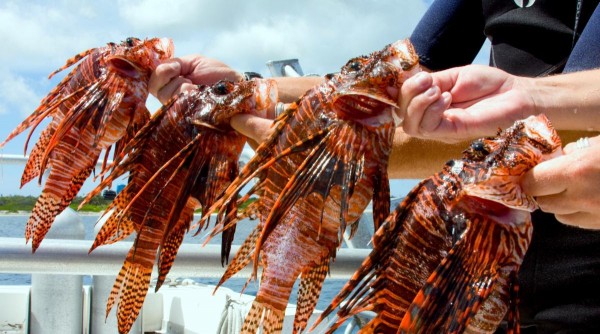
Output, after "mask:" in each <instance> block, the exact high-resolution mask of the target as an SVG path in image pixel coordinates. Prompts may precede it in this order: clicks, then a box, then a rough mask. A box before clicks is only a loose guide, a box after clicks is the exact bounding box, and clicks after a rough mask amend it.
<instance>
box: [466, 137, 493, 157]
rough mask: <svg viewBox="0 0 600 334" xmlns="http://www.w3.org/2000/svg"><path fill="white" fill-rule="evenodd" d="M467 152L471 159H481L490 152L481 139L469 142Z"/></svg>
mask: <svg viewBox="0 0 600 334" xmlns="http://www.w3.org/2000/svg"><path fill="white" fill-rule="evenodd" d="M468 153H469V155H470V158H471V159H482V158H484V157H485V156H487V155H488V154H490V152H489V150H488V149H487V146H486V144H485V143H484V142H483V140H481V139H479V140H476V141H474V142H472V143H471V146H470V149H469V150H468Z"/></svg>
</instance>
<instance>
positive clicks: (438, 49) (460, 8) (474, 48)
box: [410, 0, 485, 71]
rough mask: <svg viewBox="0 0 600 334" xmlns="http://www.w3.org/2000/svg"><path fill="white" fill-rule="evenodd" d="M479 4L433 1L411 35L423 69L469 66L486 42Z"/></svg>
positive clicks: (460, 1)
mask: <svg viewBox="0 0 600 334" xmlns="http://www.w3.org/2000/svg"><path fill="white" fill-rule="evenodd" d="M483 29H484V18H483V10H482V7H481V2H480V1H471V0H436V1H434V2H433V3H432V4H431V5H430V6H429V8H428V9H427V11H426V12H425V14H424V15H423V17H422V18H421V19H420V20H419V23H418V24H417V26H416V27H415V29H414V31H413V33H412V34H411V36H410V40H411V42H412V44H413V46H414V48H415V50H416V52H417V54H418V55H419V62H420V65H421V67H422V68H427V69H431V70H434V71H439V70H443V69H447V68H451V67H456V66H462V65H466V64H470V63H471V62H472V61H473V60H474V59H475V56H477V53H478V52H479V50H480V49H481V46H482V45H483V42H484V40H485V35H484V34H483Z"/></svg>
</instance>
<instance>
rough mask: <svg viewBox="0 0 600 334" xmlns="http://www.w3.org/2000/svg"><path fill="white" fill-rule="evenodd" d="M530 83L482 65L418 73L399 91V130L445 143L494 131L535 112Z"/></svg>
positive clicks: (487, 134)
mask: <svg viewBox="0 0 600 334" xmlns="http://www.w3.org/2000/svg"><path fill="white" fill-rule="evenodd" d="M530 85H531V83H530V81H529V79H528V78H521V77H516V76H513V75H510V74H508V73H506V72H504V71H502V70H500V69H497V68H493V67H489V66H481V65H469V66H464V67H456V68H452V69H448V70H445V71H440V72H434V73H427V72H420V73H418V74H416V75H415V76H413V77H411V78H409V79H408V80H406V81H405V82H404V84H403V85H402V88H401V91H400V101H399V104H400V112H401V113H402V114H401V115H400V117H401V118H403V119H404V121H403V125H402V126H403V130H404V131H405V132H406V133H407V134H409V135H411V136H414V137H418V138H424V139H436V140H440V141H444V142H449V143H455V142H459V141H463V140H468V139H472V138H477V137H482V136H489V135H493V134H495V133H496V132H497V131H498V129H499V128H506V127H508V126H510V125H512V124H513V123H514V122H515V121H517V120H520V119H524V118H526V117H527V116H529V115H531V114H533V110H534V107H535V106H534V104H533V100H532V99H531V98H530V97H529V96H528V94H527V90H526V88H527V87H529V86H530Z"/></svg>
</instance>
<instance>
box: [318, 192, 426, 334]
mask: <svg viewBox="0 0 600 334" xmlns="http://www.w3.org/2000/svg"><path fill="white" fill-rule="evenodd" d="M425 182H426V181H421V183H419V185H417V186H416V187H414V188H413V189H412V190H411V192H409V193H408V194H407V195H406V198H405V199H404V201H402V203H401V204H400V205H398V206H397V207H396V209H395V210H394V212H393V213H392V214H391V215H390V216H389V217H388V218H387V219H386V220H385V222H384V223H383V224H382V225H381V227H379V228H378V229H377V230H376V231H375V234H374V235H373V250H372V251H371V253H369V255H368V256H367V258H365V259H364V261H363V263H362V264H361V266H360V267H359V268H358V269H357V270H356V272H355V273H354V274H353V275H352V277H351V278H350V280H348V282H347V283H346V284H345V285H344V287H343V288H342V290H341V291H340V292H339V293H338V294H337V296H335V297H334V299H333V300H332V302H331V303H330V304H329V306H327V308H326V309H325V310H324V311H323V313H322V314H321V316H320V317H319V319H317V321H316V322H315V325H314V326H313V328H314V327H316V325H318V324H319V323H320V322H321V321H323V319H325V317H327V316H328V315H329V314H330V313H331V312H333V311H334V310H335V309H336V308H338V307H339V306H340V304H341V303H342V301H344V300H347V301H346V303H345V304H344V305H343V306H341V307H340V309H339V310H338V312H337V317H338V320H337V321H336V323H335V324H334V325H332V326H331V327H330V328H329V330H328V333H333V332H334V331H335V330H336V329H337V328H339V326H341V325H342V324H343V323H344V322H345V321H346V320H347V319H348V318H350V317H351V316H353V315H355V314H358V313H360V312H362V311H370V310H373V309H374V308H375V307H376V305H375V304H376V303H375V300H376V299H377V298H378V291H379V290H380V289H379V288H377V285H380V284H382V282H381V278H380V279H377V278H379V277H380V276H381V274H382V272H383V271H384V270H385V267H386V265H385V263H384V262H385V261H387V259H389V258H390V256H391V254H392V253H393V252H394V248H395V244H396V242H395V241H394V238H395V236H397V235H398V234H399V233H401V231H402V230H403V229H404V226H403V224H402V223H396V222H402V221H403V220H404V219H403V217H404V216H405V215H406V214H408V210H409V205H410V203H412V202H414V201H415V200H416V198H417V196H418V193H419V189H421V187H422V185H423V184H424V183H425ZM373 321H374V322H379V321H380V320H379V319H377V318H375V319H373Z"/></svg>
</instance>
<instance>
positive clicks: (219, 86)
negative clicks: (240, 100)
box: [213, 81, 229, 95]
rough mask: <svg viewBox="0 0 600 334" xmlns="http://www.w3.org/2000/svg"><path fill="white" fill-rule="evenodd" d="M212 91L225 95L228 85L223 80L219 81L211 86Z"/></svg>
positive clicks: (227, 91)
mask: <svg viewBox="0 0 600 334" xmlns="http://www.w3.org/2000/svg"><path fill="white" fill-rule="evenodd" d="M213 92H214V93H215V94H217V95H225V94H227V93H229V85H227V83H226V82H224V81H220V82H218V83H216V84H215V85H214V86H213Z"/></svg>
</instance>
